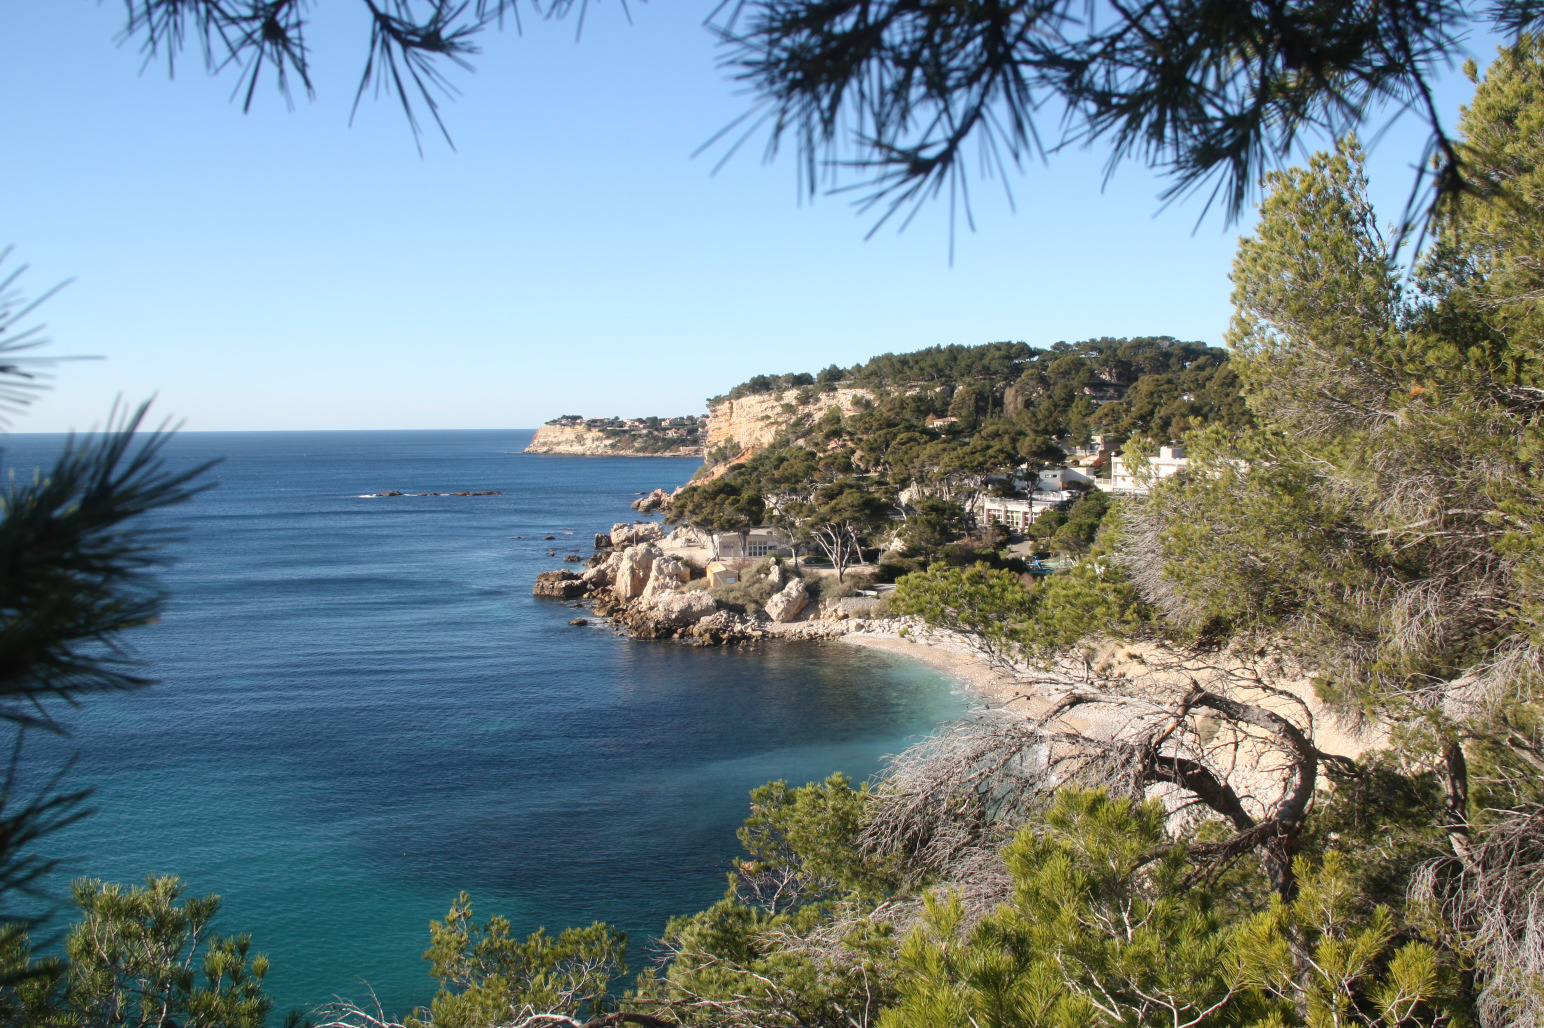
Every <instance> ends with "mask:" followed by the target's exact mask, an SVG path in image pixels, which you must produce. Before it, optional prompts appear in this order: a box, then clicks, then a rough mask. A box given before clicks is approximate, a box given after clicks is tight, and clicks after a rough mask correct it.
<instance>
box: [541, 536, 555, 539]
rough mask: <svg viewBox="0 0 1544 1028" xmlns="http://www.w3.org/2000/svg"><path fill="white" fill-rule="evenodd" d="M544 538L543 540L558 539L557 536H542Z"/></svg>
mask: <svg viewBox="0 0 1544 1028" xmlns="http://www.w3.org/2000/svg"><path fill="white" fill-rule="evenodd" d="M542 538H543V539H556V538H557V536H555V535H544V536H542Z"/></svg>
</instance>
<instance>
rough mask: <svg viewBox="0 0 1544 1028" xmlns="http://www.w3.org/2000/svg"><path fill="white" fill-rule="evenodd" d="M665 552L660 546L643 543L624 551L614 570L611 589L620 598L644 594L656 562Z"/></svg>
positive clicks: (632, 598)
mask: <svg viewBox="0 0 1544 1028" xmlns="http://www.w3.org/2000/svg"><path fill="white" fill-rule="evenodd" d="M663 555H664V554H663V552H662V551H661V550H660V548H659V547H658V546H650V545H649V544H648V543H643V544H640V545H638V546H629V547H628V548H627V549H625V550H623V551H622V556H621V558H620V559H619V560H618V561H617V563H616V568H615V570H614V571H613V579H612V583H611V591H612V592H614V593H616V594H617V599H619V600H636V599H637V598H638V597H640V596H642V595H643V590H644V589H645V588H646V587H647V586H648V584H649V578H650V576H651V575H652V574H653V573H654V562H655V561H656V560H658V559H659V558H660V557H662V556H663Z"/></svg>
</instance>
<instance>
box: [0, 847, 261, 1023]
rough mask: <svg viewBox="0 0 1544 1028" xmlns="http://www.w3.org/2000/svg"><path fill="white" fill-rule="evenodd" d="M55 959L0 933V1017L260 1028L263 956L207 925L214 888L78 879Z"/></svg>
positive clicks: (15, 932) (19, 933)
mask: <svg viewBox="0 0 1544 1028" xmlns="http://www.w3.org/2000/svg"><path fill="white" fill-rule="evenodd" d="M73 893H74V897H75V903H76V905H77V906H78V907H79V908H80V912H81V917H80V920H79V921H77V922H76V923H75V924H74V926H73V927H72V928H71V929H70V933H69V936H68V939H67V940H66V943H65V959H64V960H62V961H61V960H58V959H54V958H47V957H45V958H42V959H38V960H34V959H33V957H32V953H31V950H30V946H29V944H28V939H27V933H26V932H25V931H23V930H22V929H20V928H17V927H15V926H12V927H10V928H8V929H6V930H5V932H4V933H3V935H0V965H3V970H4V972H5V977H6V980H7V981H8V982H9V983H10V984H8V985H6V986H4V987H0V1024H5V1025H16V1026H18V1028H20V1026H24V1025H29V1026H34V1028H165V1026H168V1025H176V1026H179V1028H260V1026H261V1025H262V1024H263V1021H264V1018H265V1017H266V1016H267V1013H268V1009H269V1005H270V1003H269V1000H268V999H267V997H265V996H264V995H263V992H262V983H263V976H264V975H265V974H267V972H268V958H267V957H265V956H262V955H261V954H251V953H249V948H250V945H251V942H250V940H249V939H248V937H246V936H244V935H241V936H234V937H229V938H226V937H221V936H219V935H214V934H211V933H210V932H209V924H210V921H211V920H212V919H213V918H214V916H215V913H216V912H217V911H218V910H219V907H220V898H219V897H218V896H204V897H202V898H191V899H187V900H185V901H182V902H179V900H182V893H183V887H182V884H181V883H180V882H179V881H178V880H177V879H176V878H150V879H147V880H146V883H145V885H143V886H135V887H133V888H129V889H123V888H120V887H119V886H117V885H110V884H103V883H102V882H98V881H91V880H82V881H78V882H76V883H75V885H74V887H73Z"/></svg>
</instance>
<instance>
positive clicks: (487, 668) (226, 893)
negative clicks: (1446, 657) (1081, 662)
mask: <svg viewBox="0 0 1544 1028" xmlns="http://www.w3.org/2000/svg"><path fill="white" fill-rule="evenodd" d="M529 439H530V432H528V431H504V432H491V431H485V432H321V433H310V432H307V433H277V432H275V433H186V434H183V435H180V436H178V437H177V438H176V439H174V440H173V442H172V444H171V445H170V447H169V449H168V451H167V452H168V460H169V462H170V463H171V464H173V465H178V466H181V465H187V464H192V463H197V462H201V461H203V460H206V459H209V458H215V457H218V458H223V462H222V463H221V464H220V465H219V466H218V467H217V468H216V469H215V470H214V472H212V473H211V475H210V478H211V479H212V480H214V481H217V482H218V483H219V485H218V487H217V488H215V489H212V490H210V491H208V492H206V493H203V494H201V495H200V496H198V497H197V498H196V499H194V500H193V501H192V502H190V503H188V504H187V505H185V506H183V507H180V508H177V509H175V510H174V511H172V512H170V513H168V514H166V515H164V516H162V520H163V521H164V522H167V523H171V524H174V525H175V526H176V527H178V528H180V529H181V530H183V532H184V537H183V539H182V541H180V542H178V543H177V544H175V546H174V547H173V551H174V555H175V556H176V558H177V562H176V563H175V565H174V566H173V567H172V568H170V569H169V570H168V571H167V572H166V573H165V575H164V580H165V582H166V584H167V585H168V587H169V588H170V590H171V594H172V598H171V601H170V604H169V606H168V608H167V610H166V614H165V617H164V618H163V619H162V620H161V622H160V623H159V624H157V625H153V626H150V627H147V628H144V629H141V630H139V631H137V632H135V633H134V634H133V642H134V643H135V644H136V646H137V648H138V652H139V655H140V656H141V657H142V658H143V659H144V661H145V662H146V663H147V664H148V666H149V668H150V671H151V673H152V674H154V675H155V676H156V677H157V678H158V679H159V680H160V684H158V685H156V686H155V687H154V688H152V689H149V690H147V691H144V692H139V693H134V694H126V695H113V696H97V697H90V698H88V699H87V700H86V702H85V704H84V706H83V708H82V709H81V710H79V711H73V712H67V714H68V716H67V717H66V718H65V720H66V723H67V724H68V726H69V728H70V735H69V737H68V738H66V739H63V740H50V739H38V738H34V739H33V741H32V742H31V743H29V746H28V749H27V752H26V759H27V760H28V762H29V763H28V767H35V768H44V767H51V766H53V765H54V763H55V762H57V761H60V760H61V759H63V758H64V757H67V756H69V755H70V754H75V757H76V762H75V764H74V767H73V769H72V770H71V771H70V773H69V777H68V778H67V780H66V783H65V784H66V785H69V786H82V785H89V786H92V787H94V788H95V790H96V793H95V796H94V797H93V801H92V802H93V805H94V806H95V807H96V808H97V812H96V813H95V814H94V815H93V816H91V817H90V818H88V819H86V820H85V821H83V822H81V823H79V824H77V825H75V826H72V827H70V828H68V829H66V830H65V831H63V832H61V833H59V834H57V835H55V836H52V837H50V838H48V839H47V840H45V842H44V844H43V851H44V852H46V853H49V854H50V855H56V856H60V857H62V858H64V862H65V864H64V867H65V869H64V870H63V871H61V872H60V874H58V875H56V876H55V878H54V880H53V881H51V882H50V883H49V885H50V887H51V889H52V891H53V892H54V893H55V894H56V895H59V896H62V895H64V894H65V892H66V891H67V887H68V880H69V879H70V878H72V877H75V876H91V877H96V878H102V879H106V880H110V881H120V882H137V881H140V880H142V879H143V878H144V876H145V875H147V874H176V875H180V876H181V877H182V879H183V881H184V882H185V883H186V884H187V886H188V889H189V891H190V892H191V893H193V894H199V895H202V894H206V893H218V894H219V895H220V896H221V897H223V905H222V908H221V913H220V916H219V920H218V922H217V924H216V926H215V927H216V929H217V930H220V931H223V932H225V933H235V932H247V933H250V934H251V936H252V938H253V947H254V949H255V950H257V951H260V952H264V953H267V954H268V955H269V956H270V958H271V960H272V970H271V972H270V974H269V977H268V991H269V993H270V994H271V995H272V996H273V998H274V1001H275V1015H274V1016H273V1017H272V1018H271V1021H272V1022H274V1023H277V1022H278V1021H279V1020H280V1019H281V1016H282V1014H283V1012H284V1011H286V1010H289V1009H292V1008H310V1007H312V1006H315V1005H316V1004H319V1003H323V1002H325V1001H327V1000H329V999H330V998H332V997H333V996H335V995H341V996H346V997H351V998H356V999H362V998H365V997H367V996H368V990H373V991H374V992H375V993H376V995H378V996H379V997H380V999H381V1001H382V1003H383V1004H384V1005H385V1007H386V1009H387V1011H388V1012H395V1013H397V1014H403V1013H406V1012H407V1011H409V1010H410V1009H411V1008H412V1007H414V1006H416V1005H420V1004H426V1003H427V1002H428V1000H429V998H430V997H431V996H432V994H433V990H434V985H433V982H432V981H431V980H430V978H429V976H428V970H427V964H426V963H425V962H424V961H423V959H422V954H423V951H424V949H425V947H426V946H427V943H428V923H429V921H430V920H431V919H433V918H438V917H443V916H444V913H445V911H446V909H447V908H448V907H449V905H450V903H451V901H452V899H454V897H455V896H456V894H457V893H458V892H459V891H461V890H466V891H468V892H469V893H470V894H471V896H472V900H473V903H474V906H475V908H476V911H477V915H478V917H479V919H482V918H484V917H486V916H487V915H489V914H493V913H502V914H505V915H507V916H508V917H509V918H510V919H511V920H512V921H513V922H514V924H515V926H516V927H517V929H519V930H520V931H522V932H524V931H530V930H533V929H535V928H536V927H538V926H542V925H545V926H547V927H549V928H550V929H560V928H562V927H564V926H567V925H576V924H588V923H590V922H591V921H594V920H603V921H610V922H613V923H615V924H617V925H619V926H620V927H622V928H625V929H626V930H627V932H628V934H629V938H630V941H631V946H630V963H631V964H632V966H633V967H634V968H637V967H639V966H641V965H642V964H643V963H645V962H646V961H647V960H648V959H649V956H650V953H649V947H648V940H649V939H650V938H652V937H656V936H658V934H659V933H660V932H661V930H662V929H663V928H664V926H665V922H666V919H667V918H668V917H670V916H671V915H673V914H682V913H689V912H693V911H696V910H700V909H702V908H703V907H705V906H707V905H708V904H710V903H711V902H713V901H714V900H715V899H717V898H718V897H719V896H720V895H721V894H722V892H723V890H724V887H725V873H726V871H727V869H728V866H729V861H730V860H731V859H732V858H734V857H735V855H736V853H737V850H738V843H737V841H736V839H735V834H734V833H735V828H736V827H737V826H738V825H739V823H740V821H741V820H742V819H743V818H744V817H745V814H746V806H747V799H746V794H747V792H748V791H749V790H750V789H751V788H753V787H754V786H756V785H758V784H760V783H762V782H765V781H768V780H770V779H774V778H784V779H788V780H790V781H794V782H805V781H810V780H816V779H821V778H824V777H825V776H827V775H829V774H830V773H831V772H833V771H843V772H845V773H846V774H848V775H850V776H852V777H853V778H859V779H861V778H864V777H866V776H868V775H870V774H872V773H873V772H874V771H875V770H877V769H878V767H879V766H880V764H881V761H882V759H883V757H884V756H885V755H886V754H890V753H894V752H897V751H899V750H900V749H902V748H904V747H905V746H906V745H907V744H909V743H910V742H912V741H914V740H915V739H917V738H918V737H920V736H921V735H923V734H925V733H926V732H928V731H929V730H930V729H932V728H933V727H934V726H935V725H937V724H938V723H939V722H941V721H944V720H947V719H950V718H952V717H955V716H957V715H958V714H960V713H961V712H962V710H963V709H964V699H963V698H962V697H961V696H960V695H959V694H958V693H957V692H956V691H955V690H954V689H953V688H952V685H951V683H950V682H949V681H948V680H947V679H945V678H944V677H943V676H941V675H939V674H938V673H937V672H935V671H932V670H931V669H928V668H925V667H923V666H921V665H918V664H914V663H911V662H907V661H904V660H902V659H900V658H896V657H891V656H889V655H887V654H882V653H876V652H872V651H867V650H860V649H857V648H855V647H847V646H842V645H839V644H782V645H768V646H765V647H762V648H757V649H694V648H690V647H686V646H681V645H677V644H673V643H637V642H633V641H631V640H628V639H626V638H623V637H620V636H618V635H616V634H614V633H613V632H612V631H611V630H609V629H608V628H606V627H604V626H602V625H596V624H593V623H592V624H591V625H589V626H585V627H575V626H570V625H569V624H568V621H569V620H570V619H571V618H573V617H575V616H576V615H578V614H579V613H580V612H579V611H575V610H573V609H571V608H570V607H569V606H568V605H566V604H564V603H561V602H556V601H552V600H539V599H535V598H533V597H532V596H531V582H532V580H533V579H534V578H535V575H536V573H537V572H539V571H542V570H545V569H547V568H552V567H564V566H567V567H572V566H573V565H564V564H562V563H561V561H560V558H561V557H562V556H563V555H564V554H568V553H578V554H581V555H583V556H588V555H589V554H590V553H591V552H592V546H591V544H592V540H593V533H594V532H596V531H597V530H600V531H604V530H607V529H609V527H610V525H611V524H612V523H613V522H616V521H623V520H629V519H630V517H631V516H632V513H633V512H632V511H631V510H629V509H628V504H629V503H630V502H631V501H632V500H633V499H634V497H635V496H636V495H637V494H638V493H640V492H643V491H646V490H649V489H653V488H654V487H656V486H664V487H667V488H673V487H674V486H676V485H679V484H680V483H682V482H684V481H686V480H687V479H688V478H689V477H690V476H691V473H692V471H693V470H694V468H695V467H696V463H697V462H696V461H694V460H686V459H674V458H656V459H638V458H634V459H627V458H593V457H592V458H578V457H575V458H568V457H546V456H533V455H527V454H523V453H521V452H520V451H521V450H522V448H523V447H524V446H525V444H526V443H527V442H528V441H529ZM61 441H62V440H61V438H60V437H58V436H46V435H14V436H9V437H6V438H4V439H3V440H0V445H3V446H4V454H3V458H0V459H3V467H4V469H5V470H6V471H8V472H13V473H15V474H17V475H19V476H27V475H30V474H31V469H32V468H33V467H35V466H36V465H38V464H39V463H46V461H47V459H48V458H49V457H50V456H51V455H52V454H54V453H56V452H57V451H58V448H59V446H60V445H61ZM391 489H399V490H402V491H404V492H442V493H445V492H452V491H457V490H490V489H496V490H500V491H501V492H502V495H499V496H463V497H453V496H440V497H428V496H417V497H415V496H398V497H389V498H376V499H366V498H363V497H362V494H365V493H378V492H384V491H387V490H391ZM549 535H550V536H553V537H554V538H553V539H550V540H549V539H546V538H545V537H546V536H549ZM549 551H553V552H555V553H556V554H557V556H549V555H548V553H549ZM55 924H56V925H58V924H62V921H56V922H55Z"/></svg>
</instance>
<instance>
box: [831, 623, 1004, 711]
mask: <svg viewBox="0 0 1544 1028" xmlns="http://www.w3.org/2000/svg"><path fill="white" fill-rule="evenodd" d="M837 641H838V642H842V643H846V644H847V645H849V646H864V647H867V648H868V649H871V650H884V651H885V652H886V653H898V654H900V655H901V656H903V657H910V658H911V659H912V660H916V661H920V662H921V663H923V664H926V665H927V666H928V667H931V668H935V669H936V670H939V671H942V672H943V673H944V674H946V675H948V676H949V677H950V678H953V679H954V680H955V681H957V682H959V683H960V684H961V685H963V686H965V688H967V689H968V690H970V691H971V692H972V693H974V694H975V695H976V696H978V697H979V698H980V699H981V700H982V702H984V703H986V704H988V705H989V706H1000V705H1002V704H1003V703H1005V702H1007V701H1009V700H1011V699H1012V698H1013V697H1015V696H1017V695H1019V694H1020V692H1021V689H1020V687H1019V686H1017V685H1016V684H1015V682H1014V680H1013V679H1012V678H1011V677H1010V676H1009V675H1006V674H1004V673H1002V672H1000V671H998V670H996V669H995V668H993V667H991V666H990V665H989V664H987V662H986V661H985V660H984V659H982V658H981V656H980V655H979V654H977V653H975V652H974V651H972V650H971V649H969V648H968V647H966V646H964V645H962V644H958V643H954V642H949V641H944V640H940V639H937V638H929V639H926V640H919V639H918V638H917V637H916V636H913V635H908V636H906V637H902V636H900V635H898V634H896V632H895V631H894V630H861V629H860V630H858V631H854V632H849V633H847V634H846V635H843V636H840V637H838V639H837ZM1014 706H1015V708H1023V707H1024V706H1025V703H1024V701H1023V700H1020V701H1018V702H1017V703H1015V704H1014Z"/></svg>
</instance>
